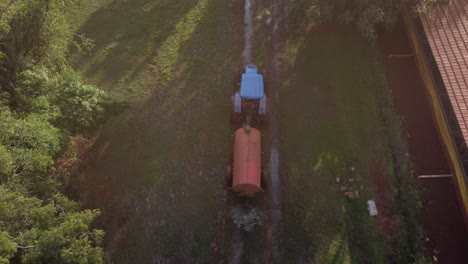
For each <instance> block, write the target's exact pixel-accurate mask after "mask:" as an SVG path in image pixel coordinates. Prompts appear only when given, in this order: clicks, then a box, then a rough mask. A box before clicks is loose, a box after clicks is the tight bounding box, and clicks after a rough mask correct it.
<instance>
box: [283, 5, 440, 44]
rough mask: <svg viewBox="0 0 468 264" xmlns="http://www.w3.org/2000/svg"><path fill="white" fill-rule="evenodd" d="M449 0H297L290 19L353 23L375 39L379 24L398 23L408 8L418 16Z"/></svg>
mask: <svg viewBox="0 0 468 264" xmlns="http://www.w3.org/2000/svg"><path fill="white" fill-rule="evenodd" d="M445 1H446V0H408V1H403V0H332V1H329V0H312V1H310V0H298V1H291V3H290V5H289V12H290V13H291V14H290V15H289V16H290V17H293V18H294V19H296V20H297V19H299V20H301V23H309V24H318V23H322V22H327V21H330V20H332V19H334V20H336V21H340V22H342V23H345V24H353V25H354V27H355V28H356V29H357V31H358V32H359V33H360V34H361V35H362V36H364V37H365V38H367V39H369V40H373V39H374V38H375V34H376V33H375V29H376V26H377V25H386V26H389V25H392V24H394V23H396V21H397V20H398V15H399V12H400V9H401V8H402V6H403V5H405V4H406V5H408V7H409V8H410V9H412V10H413V11H416V13H421V12H427V9H428V7H429V6H431V5H435V4H438V3H442V2H445Z"/></svg>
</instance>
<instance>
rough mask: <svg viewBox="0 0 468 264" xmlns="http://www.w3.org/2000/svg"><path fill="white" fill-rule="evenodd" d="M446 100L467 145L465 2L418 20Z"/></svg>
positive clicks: (454, 1)
mask: <svg viewBox="0 0 468 264" xmlns="http://www.w3.org/2000/svg"><path fill="white" fill-rule="evenodd" d="M421 20H422V24H423V27H424V31H425V33H426V36H427V39H428V41H429V44H430V46H431V50H432V53H433V55H434V58H435V60H436V63H437V66H438V68H439V71H440V74H441V76H442V79H443V81H444V85H445V87H446V89H447V93H448V96H449V98H450V101H451V103H452V106H453V110H454V112H455V115H456V116H457V119H458V123H459V125H460V128H461V131H462V133H463V137H464V138H465V142H467V143H468V1H467V0H450V1H449V3H448V4H443V5H440V6H437V7H434V8H433V10H431V14H429V15H427V16H425V17H422V18H421Z"/></svg>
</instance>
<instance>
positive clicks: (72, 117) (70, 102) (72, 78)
mask: <svg viewBox="0 0 468 264" xmlns="http://www.w3.org/2000/svg"><path fill="white" fill-rule="evenodd" d="M54 87H55V91H56V95H55V97H54V99H53V102H54V104H55V105H57V106H58V108H59V109H60V111H61V115H60V117H59V118H58V123H59V125H60V126H61V127H64V128H67V129H68V130H70V131H71V132H74V133H76V132H83V131H88V130H90V129H92V128H94V127H95V126H96V125H97V124H98V123H99V122H100V121H103V120H104V119H105V118H106V117H108V116H109V114H112V113H114V112H118V111H120V110H121V109H123V108H124V107H125V106H126V104H125V103H124V102H120V101H117V100H115V99H113V98H111V97H109V96H107V95H106V94H105V93H104V92H103V91H102V90H99V89H98V88H96V87H94V86H91V85H86V84H84V83H83V81H82V79H81V76H80V75H79V74H78V73H76V72H75V71H73V70H65V71H64V72H63V74H62V75H61V76H60V77H58V78H56V80H55V81H54Z"/></svg>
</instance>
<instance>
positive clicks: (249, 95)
mask: <svg viewBox="0 0 468 264" xmlns="http://www.w3.org/2000/svg"><path fill="white" fill-rule="evenodd" d="M240 96H241V97H242V98H245V99H262V98H263V96H264V91H263V75H261V74H259V73H258V71H257V66H255V65H252V64H249V65H247V67H246V68H245V73H243V74H242V81H241V87H240Z"/></svg>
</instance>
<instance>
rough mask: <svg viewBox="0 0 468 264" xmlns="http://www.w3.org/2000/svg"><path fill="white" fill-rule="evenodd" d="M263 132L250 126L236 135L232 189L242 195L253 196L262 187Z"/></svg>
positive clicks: (238, 131)
mask: <svg viewBox="0 0 468 264" xmlns="http://www.w3.org/2000/svg"><path fill="white" fill-rule="evenodd" d="M260 137H261V134H260V131H258V129H255V128H250V127H249V126H246V127H243V128H239V129H237V131H236V133H235V136H234V168H233V178H232V189H233V190H234V192H237V193H238V195H239V196H242V197H252V196H254V194H255V193H257V192H259V191H260V190H261V189H262V188H261V173H262V169H261V138H260Z"/></svg>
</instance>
